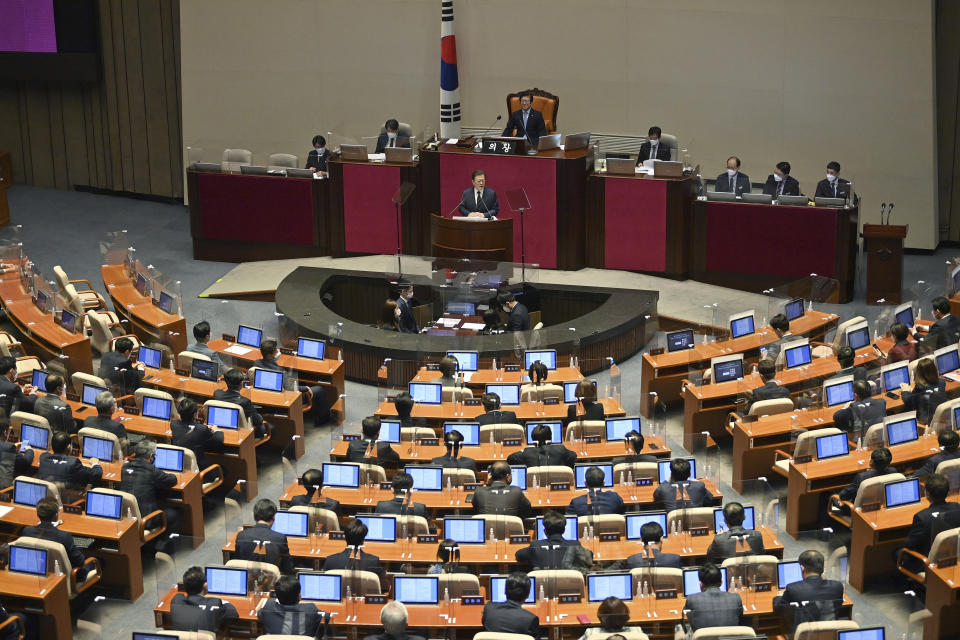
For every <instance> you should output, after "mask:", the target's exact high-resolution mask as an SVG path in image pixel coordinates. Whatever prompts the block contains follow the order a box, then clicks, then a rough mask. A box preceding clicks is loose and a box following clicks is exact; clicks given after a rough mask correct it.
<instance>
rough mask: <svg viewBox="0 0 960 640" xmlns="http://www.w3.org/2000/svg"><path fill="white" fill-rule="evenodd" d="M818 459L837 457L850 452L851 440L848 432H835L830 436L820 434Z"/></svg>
mask: <svg viewBox="0 0 960 640" xmlns="http://www.w3.org/2000/svg"><path fill="white" fill-rule="evenodd" d="M816 445H817V460H827V459H829V458H837V457H840V456H845V455H847V454H848V453H850V442H849V441H848V440H847V434H846V433H835V434H833V435H829V436H820V437H818V438H817V440H816Z"/></svg>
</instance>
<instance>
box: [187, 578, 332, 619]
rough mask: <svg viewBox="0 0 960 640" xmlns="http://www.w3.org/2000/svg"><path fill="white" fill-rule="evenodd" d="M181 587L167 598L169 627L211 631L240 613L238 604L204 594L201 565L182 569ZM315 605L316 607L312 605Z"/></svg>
mask: <svg viewBox="0 0 960 640" xmlns="http://www.w3.org/2000/svg"><path fill="white" fill-rule="evenodd" d="M183 590H184V591H186V592H187V593H186V595H184V594H182V593H178V594H176V595H175V596H173V599H172V600H171V601H170V627H171V628H172V629H173V630H174V631H210V632H212V633H216V632H217V631H219V630H220V628H221V627H222V626H223V625H224V624H226V623H229V622H230V621H232V620H236V619H237V618H238V617H239V614H238V613H237V608H236V607H234V606H233V605H232V604H230V603H229V602H225V601H223V600H221V599H220V598H208V597H206V596H204V593H206V591H207V576H206V572H205V571H204V570H203V567H196V566H194V567H190V568H189V569H187V570H186V571H185V572H184V573H183ZM314 608H316V607H314Z"/></svg>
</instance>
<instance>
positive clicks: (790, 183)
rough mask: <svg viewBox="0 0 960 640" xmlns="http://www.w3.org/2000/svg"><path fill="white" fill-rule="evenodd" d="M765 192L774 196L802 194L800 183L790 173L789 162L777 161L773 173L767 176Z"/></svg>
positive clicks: (764, 186)
mask: <svg viewBox="0 0 960 640" xmlns="http://www.w3.org/2000/svg"><path fill="white" fill-rule="evenodd" d="M763 192H764V193H765V194H767V195H769V196H773V197H774V198H777V197H779V196H798V195H800V183H799V182H797V179H796V178H794V177H793V176H791V175H790V163H789V162H778V163H777V166H776V168H775V169H774V170H773V173H771V174H770V175H769V176H767V183H766V184H765V185H763Z"/></svg>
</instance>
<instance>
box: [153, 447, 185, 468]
mask: <svg viewBox="0 0 960 640" xmlns="http://www.w3.org/2000/svg"><path fill="white" fill-rule="evenodd" d="M153 466H155V467H156V468H157V469H163V470H164V471H172V472H173V473H180V472H182V471H183V449H174V448H172V447H165V446H163V445H157V451H156V457H155V458H154V460H153Z"/></svg>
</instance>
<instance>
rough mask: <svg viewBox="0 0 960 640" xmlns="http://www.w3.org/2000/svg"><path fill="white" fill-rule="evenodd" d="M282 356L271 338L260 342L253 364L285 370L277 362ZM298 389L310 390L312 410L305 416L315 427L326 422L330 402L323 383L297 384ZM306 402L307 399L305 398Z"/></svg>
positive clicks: (270, 368)
mask: <svg viewBox="0 0 960 640" xmlns="http://www.w3.org/2000/svg"><path fill="white" fill-rule="evenodd" d="M279 358H280V349H279V348H278V345H277V341H276V340H273V339H272V338H271V339H268V340H262V341H261V342H260V357H259V358H257V359H256V360H254V361H253V366H254V367H256V368H258V369H269V370H270V371H280V372H283V371H284V369H283V367H281V366H280V364H279V363H277V359H279ZM297 391H299V392H300V393H303V394H306V393H307V392H308V391H309V392H310V398H311V400H310V411H309V413H305V414H304V415H305V416H308V417H309V418H310V423H312V424H313V426H315V427H319V426H320V425H323V424H326V423H327V421H329V420H330V403H329V401H328V400H327V392H326V390H325V389H324V388H323V387H322V386H321V385H318V384H316V385H305V384H299V383H298V384H297ZM304 403H306V400H304Z"/></svg>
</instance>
